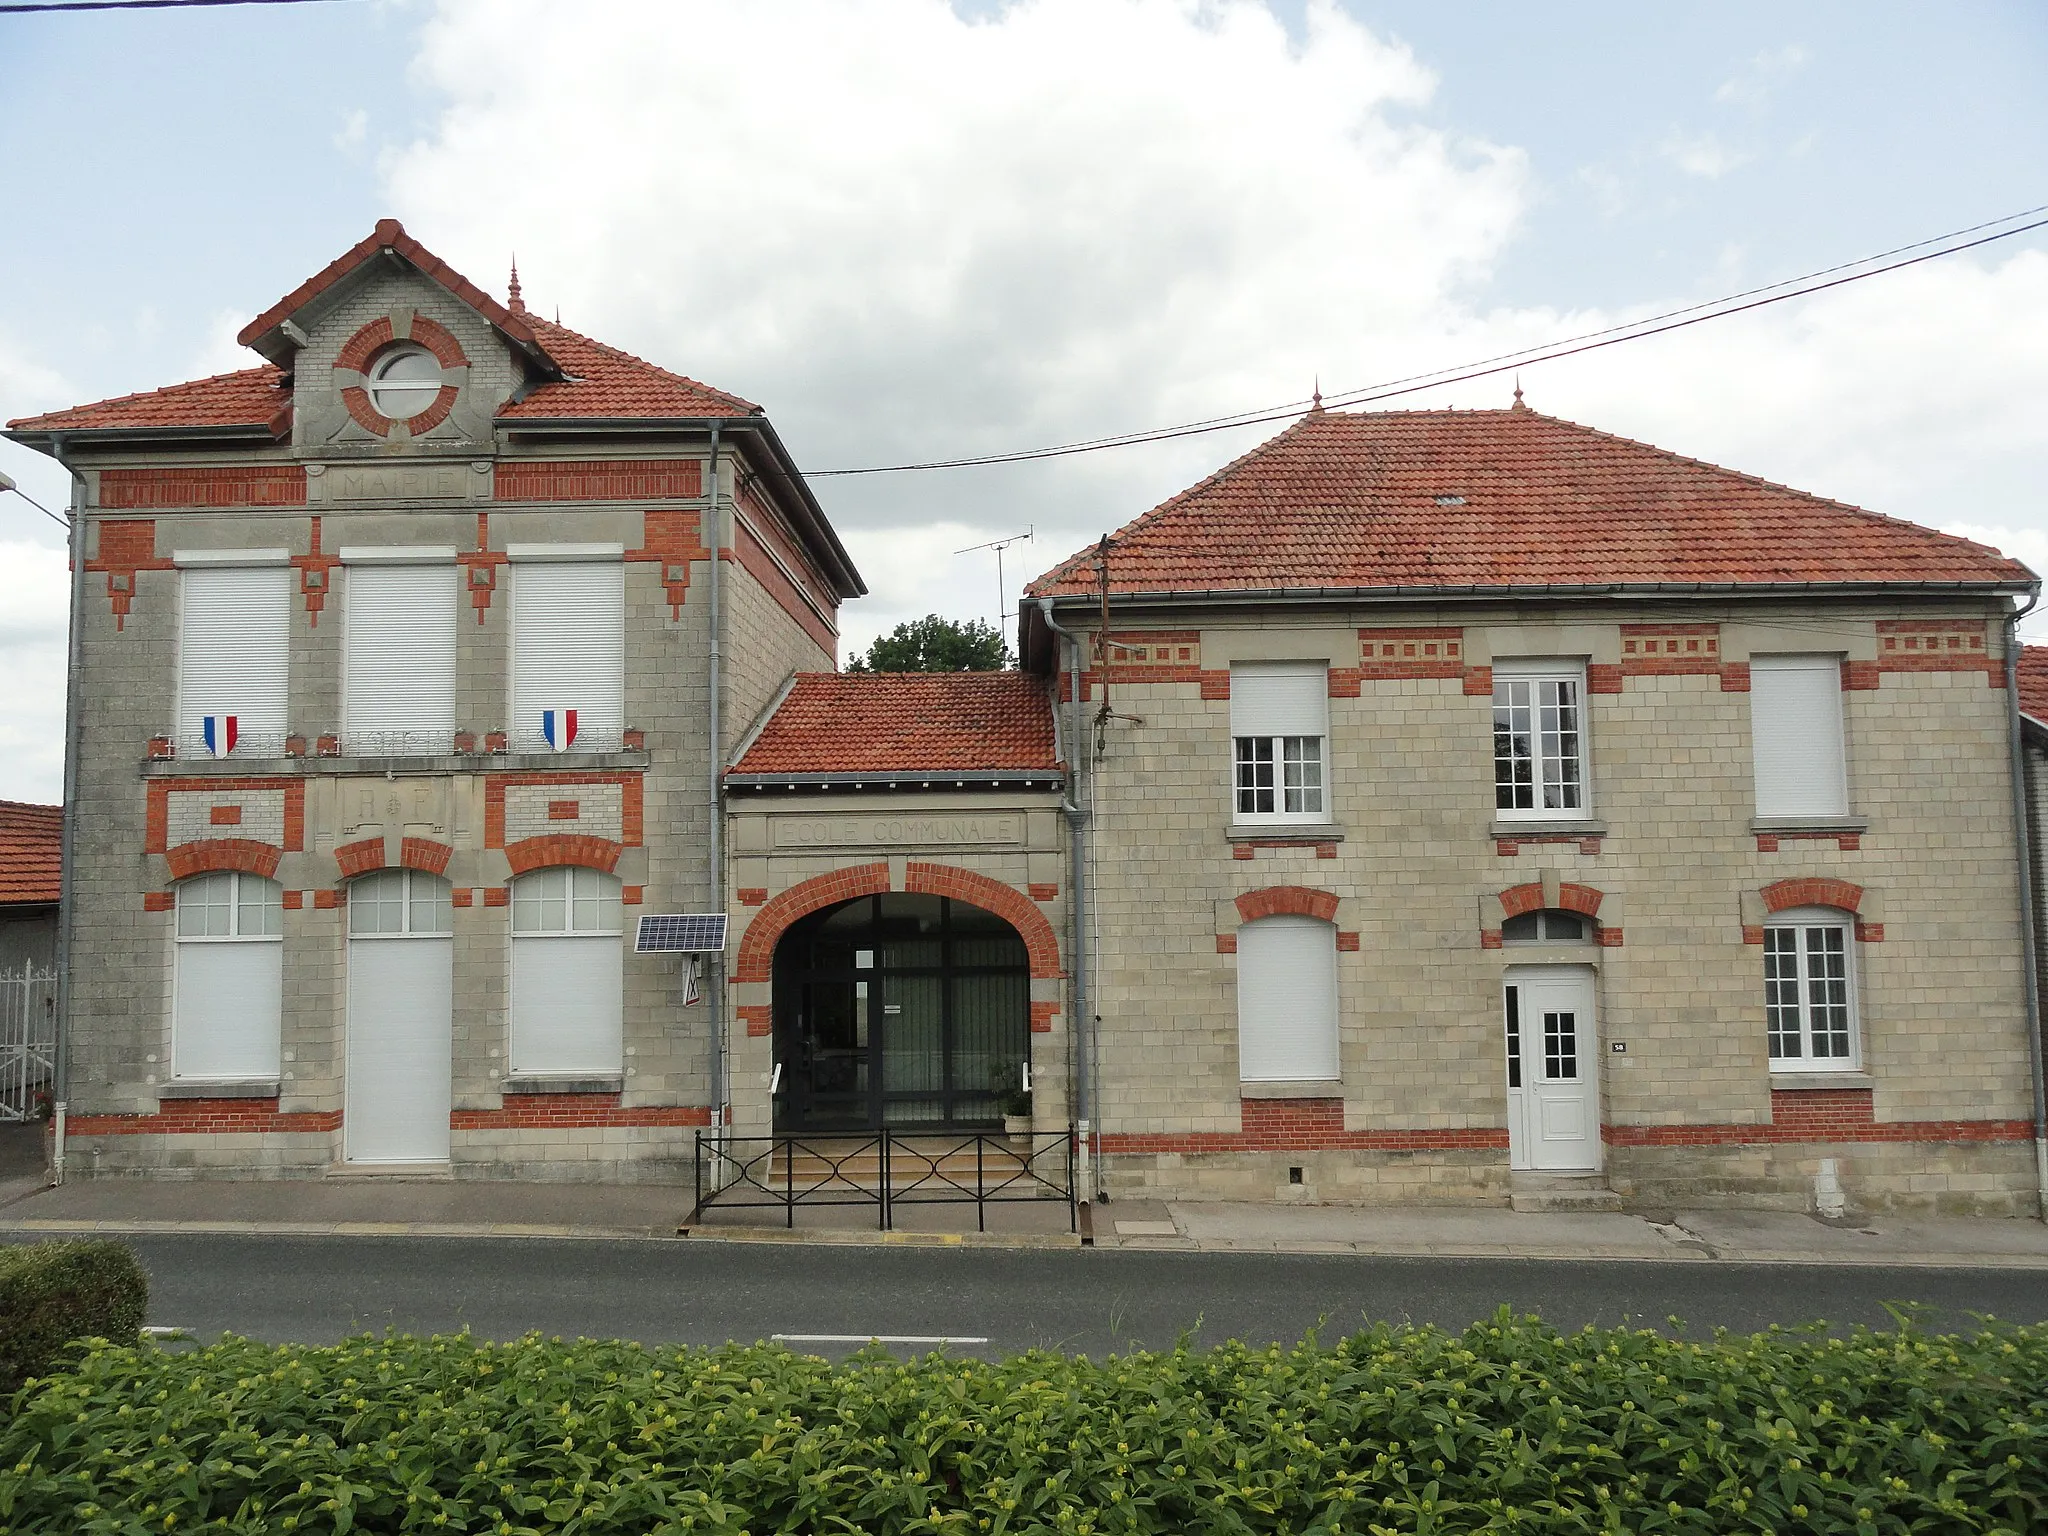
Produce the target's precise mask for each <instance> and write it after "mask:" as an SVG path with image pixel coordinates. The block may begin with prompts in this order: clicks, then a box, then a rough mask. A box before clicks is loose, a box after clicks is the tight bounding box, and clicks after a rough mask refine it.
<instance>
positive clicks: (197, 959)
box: [171, 940, 284, 1080]
mask: <svg viewBox="0 0 2048 1536" xmlns="http://www.w3.org/2000/svg"><path fill="white" fill-rule="evenodd" d="M177 948H178V982H177V994H176V1002H175V1005H174V1006H175V1010H176V1011H175V1013H174V1015H173V1019H172V1025H171V1071H172V1075H173V1076H174V1077H177V1078H207V1079H214V1078H218V1079H225V1080H237V1079H239V1080H248V1079H252V1078H255V1079H267V1078H274V1077H276V1076H277V1075H278V1072H279V1070H280V1066H279V1058H280V1056H281V1053H282V1048H281V1046H280V1044H279V1042H280V1040H281V1039H282V1038H283V1037H282V1034H281V1027H282V1015H283V1009H284V945H282V944H279V943H266V942H262V941H239V942H238V941H232V940H231V941H228V942H225V943H211V944H208V943H185V944H180V945H178V947H177Z"/></svg>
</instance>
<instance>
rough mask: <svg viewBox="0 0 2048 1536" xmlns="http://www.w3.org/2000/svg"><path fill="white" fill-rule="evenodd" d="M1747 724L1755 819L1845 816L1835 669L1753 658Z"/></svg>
mask: <svg viewBox="0 0 2048 1536" xmlns="http://www.w3.org/2000/svg"><path fill="white" fill-rule="evenodd" d="M1749 723H1750V735H1751V739H1752V742H1753V744H1754V746H1753V750H1754V752H1755V762H1756V813H1757V815H1758V816H1760V817H1778V816H1782V817H1822V816H1846V815H1848V814H1849V789H1848V783H1847V779H1846V777H1845V773H1844V764H1843V754H1842V667H1841V662H1840V661H1839V660H1838V659H1837V658H1836V657H1833V656H1758V657H1753V658H1752V659H1751V661H1750V664H1749Z"/></svg>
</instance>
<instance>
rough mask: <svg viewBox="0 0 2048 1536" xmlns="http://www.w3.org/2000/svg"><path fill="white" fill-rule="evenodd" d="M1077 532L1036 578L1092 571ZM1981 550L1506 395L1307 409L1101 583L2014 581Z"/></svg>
mask: <svg viewBox="0 0 2048 1536" xmlns="http://www.w3.org/2000/svg"><path fill="white" fill-rule="evenodd" d="M1094 556H1095V551H1094V550H1093V549H1087V550H1083V551H1081V552H1080V553H1079V554H1076V555H1074V556H1073V557H1072V558H1070V559H1068V560H1067V561H1065V562H1063V563H1062V564H1060V565H1059V566H1056V567H1055V568H1054V569H1052V570H1051V571H1048V572H1047V573H1046V574H1045V575H1043V576H1041V577H1039V578H1038V580H1036V581H1034V582H1033V583H1032V584H1031V586H1030V589H1029V590H1030V591H1031V592H1033V593H1034V594H1046V595H1054V596H1057V595H1062V594H1081V593H1091V592H1094V591H1096V590H1097V585H1096V574H1095V569H1094ZM2032 579H2033V578H2032V573H2031V572H2029V571H2028V570H2027V568H2026V567H2025V566H2023V565H2021V564H2020V563H2019V562H2018V561H2015V560H2008V559H2006V558H2005V557H2004V556H2002V555H2000V554H1999V553H1998V552H1997V551H1995V550H1992V549H1987V548H1986V547H1985V546H1983V545H1981V544H1973V543H1971V542H1969V541H1968V540H1966V539H1959V538H1955V537H1952V536H1950V535H1948V534H1941V533H1935V532H1933V531H1932V530H1931V529H1927V528H1921V527H1919V526H1917V525H1915V524H1913V523H1907V522H1901V521H1899V520H1897V519H1895V518H1889V517H1884V516H1881V515H1879V514H1878V513H1875V512H1867V511H1865V510H1863V509H1862V508H1860V507H1853V506H1849V505H1847V504H1846V503H1843V502H1839V501H1829V500H1827V499H1826V498H1824V497H1820V496H1811V495H1808V494H1806V493H1805V492H1802V491H1794V490H1790V489H1787V488H1786V487H1784V486H1782V485H1775V484H1773V483H1771V482H1770V481H1767V480H1760V479H1757V478H1755V477H1754V476H1751V475H1744V474H1738V473H1736V472H1735V471H1733V470H1728V469H1722V468H1720V467H1718V466H1716V465H1712V464H1706V463H1702V462H1700V461H1699V460H1697V459H1688V458H1684V457H1682V456H1681V455H1679V454H1675V453H1668V452H1666V451H1664V450H1663V449H1661V448H1653V447H1651V446H1649V445H1648V444H1646V443H1638V442H1633V441H1631V440H1629V439H1627V438H1621V437H1613V436H1610V435H1609V434H1607V433H1605V432H1596V431H1594V430H1593V429H1591V428H1590V427H1582V426H1579V425H1577V424H1575V423H1573V422H1569V421H1562V420H1559V419H1558V418H1556V417H1554V416H1545V415H1543V414H1541V413H1540V412H1537V411H1532V410H1529V409H1527V408H1525V407H1521V406H1519V405H1518V406H1516V407H1514V408H1511V409H1508V410H1497V411H1392V412H1379V413H1371V414H1364V413H1350V412H1336V411H1327V412H1326V411H1316V412H1312V413H1310V414H1309V415H1306V416H1304V417H1302V419H1301V420H1300V421H1298V422H1296V423H1295V424H1294V425H1293V426H1291V427H1289V428H1287V430H1285V431H1284V432H1282V433H1280V434H1279V435H1278V436H1277V437H1275V438H1273V439H1271V440H1270V441H1268V442H1266V443H1264V444H1262V445H1260V446H1259V447H1257V448H1255V449H1253V450H1252V451H1251V452H1250V453H1248V454H1246V455H1245V456H1244V457H1242V458H1240V459H1238V460H1236V461H1235V462H1233V463H1231V464H1228V465H1226V466H1225V467H1224V468H1222V469H1220V470H1218V471H1217V472H1216V473H1215V474H1213V475H1211V476H1210V477H1209V478H1208V479H1206V480H1204V481H1202V482H1201V483H1200V484H1198V485H1195V486H1193V487H1191V488H1190V489H1188V490H1186V491H1183V492H1181V493H1180V494H1179V495H1178V496H1175V497H1173V498H1172V499H1171V500H1169V501H1166V502H1164V503H1162V504H1161V505H1160V506H1158V507H1156V508H1154V509H1153V510H1152V511H1150V512H1148V513H1146V514H1145V515H1144V516H1142V517H1140V518H1138V519H1137V520H1136V521H1135V522H1132V523H1130V524H1128V525H1126V526H1125V527H1124V528H1122V529H1120V530H1118V532H1117V533H1116V534H1115V535H1114V536H1113V541H1112V544H1111V552H1110V585H1111V590H1112V591H1113V592H1124V593H1136V592H1161V593H1170V592H1190V593H1192V592H1210V591H1245V592H1251V591H1278V590H1296V591H1301V590H1319V589H1321V590H1327V589H1347V588H1368V589H1369V588H1449V589H1456V588H1480V589H1496V588H1542V587H1559V586H1563V587H1584V586H1670V587H1691V586H1726V585H1737V586H1756V585H1762V586H1771V585H1787V584H1791V585H1805V584H1809V583H1826V584H1838V583H1893V582H1898V583H1932V582H1940V583H1959V584H1969V585H2001V584H2003V585H2015V586H2018V585H2024V584H2026V583H2028V582H2029V581H2031V580H2032Z"/></svg>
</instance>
